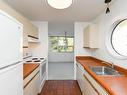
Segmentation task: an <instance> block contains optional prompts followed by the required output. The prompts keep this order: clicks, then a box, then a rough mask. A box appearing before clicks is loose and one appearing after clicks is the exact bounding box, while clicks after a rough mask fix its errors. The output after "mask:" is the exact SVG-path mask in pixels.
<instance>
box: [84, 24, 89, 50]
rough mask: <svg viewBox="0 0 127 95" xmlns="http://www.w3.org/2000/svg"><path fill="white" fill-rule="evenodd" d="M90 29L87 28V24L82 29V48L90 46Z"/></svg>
mask: <svg viewBox="0 0 127 95" xmlns="http://www.w3.org/2000/svg"><path fill="white" fill-rule="evenodd" d="M89 31H90V29H89V26H87V27H86V28H85V29H84V35H83V36H84V37H83V38H84V39H83V40H84V41H83V42H84V48H88V47H89V46H90V43H89V41H90V33H89Z"/></svg>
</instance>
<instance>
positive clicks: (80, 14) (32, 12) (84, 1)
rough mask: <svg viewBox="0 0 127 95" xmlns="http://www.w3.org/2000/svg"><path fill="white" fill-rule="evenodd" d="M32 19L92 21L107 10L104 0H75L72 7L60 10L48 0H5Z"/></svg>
mask: <svg viewBox="0 0 127 95" xmlns="http://www.w3.org/2000/svg"><path fill="white" fill-rule="evenodd" d="M4 1H5V2H7V3H8V4H9V5H11V6H12V7H13V8H14V9H16V10H17V11H18V12H20V13H22V14H23V15H24V16H26V17H27V18H29V19H30V20H35V21H49V22H74V21H90V20H93V19H94V18H95V17H97V16H98V15H99V14H100V13H101V12H103V11H104V10H105V4H104V0H74V3H73V5H72V6H71V7H69V8H67V9H64V10H58V9H54V8H52V7H50V6H49V5H48V4H47V2H46V0H4Z"/></svg>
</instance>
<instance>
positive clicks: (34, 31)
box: [0, 1, 38, 47]
mask: <svg viewBox="0 0 127 95" xmlns="http://www.w3.org/2000/svg"><path fill="white" fill-rule="evenodd" d="M0 10H3V11H5V12H6V13H8V14H9V15H11V16H12V17H14V18H15V19H17V20H18V21H19V22H21V23H22V24H23V46H24V47H28V35H31V36H33V37H37V38H38V28H37V27H36V26H34V25H33V24H32V23H31V22H30V21H29V20H28V19H27V18H25V17H24V16H23V15H21V14H20V13H18V12H17V11H15V10H14V9H13V8H11V7H10V6H9V5H8V4H6V3H5V2H4V1H0Z"/></svg>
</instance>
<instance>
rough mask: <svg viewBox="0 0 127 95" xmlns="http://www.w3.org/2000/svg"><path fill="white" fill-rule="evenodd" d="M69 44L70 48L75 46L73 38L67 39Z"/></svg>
mask: <svg viewBox="0 0 127 95" xmlns="http://www.w3.org/2000/svg"><path fill="white" fill-rule="evenodd" d="M67 44H68V46H73V44H74V42H73V38H67Z"/></svg>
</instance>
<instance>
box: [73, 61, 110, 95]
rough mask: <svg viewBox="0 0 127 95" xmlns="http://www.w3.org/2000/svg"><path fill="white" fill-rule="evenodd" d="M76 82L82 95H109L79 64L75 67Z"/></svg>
mask: <svg viewBox="0 0 127 95" xmlns="http://www.w3.org/2000/svg"><path fill="white" fill-rule="evenodd" d="M76 80H77V81H78V84H79V87H80V89H81V92H82V95H110V94H109V93H108V92H107V91H106V90H105V89H104V88H103V87H102V86H101V85H100V84H99V83H98V82H96V80H95V79H94V78H93V77H92V76H91V75H90V74H89V73H88V72H87V71H86V70H85V69H84V68H83V66H81V65H80V64H79V63H77V67H76Z"/></svg>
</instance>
